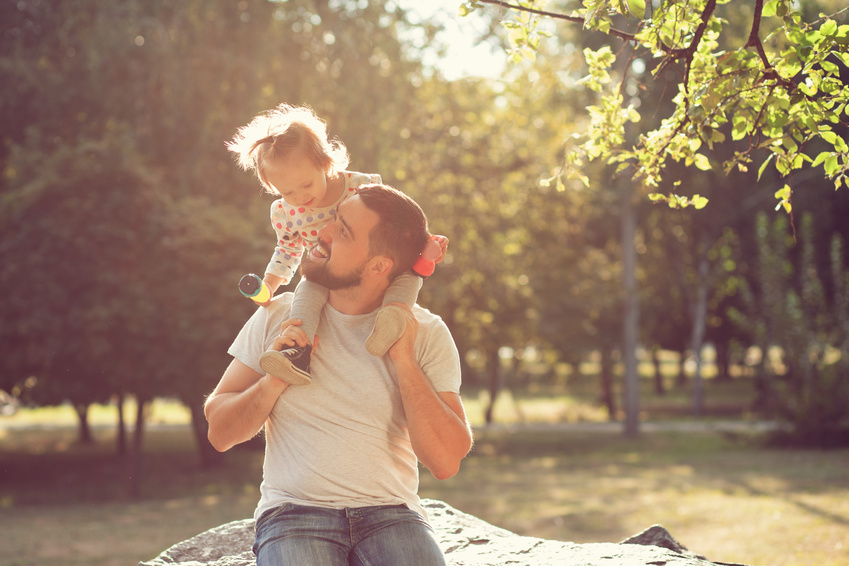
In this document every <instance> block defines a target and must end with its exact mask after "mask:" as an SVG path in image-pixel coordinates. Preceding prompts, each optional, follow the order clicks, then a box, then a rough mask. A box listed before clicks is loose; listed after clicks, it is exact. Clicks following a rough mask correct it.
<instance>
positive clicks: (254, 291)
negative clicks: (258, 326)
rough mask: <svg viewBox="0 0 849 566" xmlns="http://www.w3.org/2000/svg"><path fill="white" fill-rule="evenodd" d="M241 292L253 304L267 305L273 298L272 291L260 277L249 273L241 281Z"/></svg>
mask: <svg viewBox="0 0 849 566" xmlns="http://www.w3.org/2000/svg"><path fill="white" fill-rule="evenodd" d="M239 291H240V292H241V293H242V294H243V295H244V296H246V297H247V298H249V299H251V300H253V302H255V303H258V304H262V303H267V302H268V300H269V299H270V298H271V290H270V289H269V288H268V286H267V285H266V284H265V283H263V282H262V279H260V278H259V276H258V275H255V274H253V273H248V274H247V275H245V276H244V277H242V279H241V280H240V281H239Z"/></svg>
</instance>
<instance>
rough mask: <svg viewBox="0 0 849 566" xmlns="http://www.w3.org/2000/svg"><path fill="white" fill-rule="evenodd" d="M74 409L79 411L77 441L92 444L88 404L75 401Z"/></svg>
mask: <svg viewBox="0 0 849 566" xmlns="http://www.w3.org/2000/svg"><path fill="white" fill-rule="evenodd" d="M74 410H75V411H76V412H77V423H78V427H77V430H78V432H79V434H78V438H77V441H78V442H79V443H80V444H92V443H93V440H92V437H91V427H90V426H89V424H88V404H87V403H74Z"/></svg>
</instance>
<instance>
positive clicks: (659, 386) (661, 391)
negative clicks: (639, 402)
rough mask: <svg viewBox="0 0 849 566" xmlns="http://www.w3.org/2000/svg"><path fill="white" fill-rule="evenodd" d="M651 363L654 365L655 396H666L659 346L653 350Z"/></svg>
mask: <svg viewBox="0 0 849 566" xmlns="http://www.w3.org/2000/svg"><path fill="white" fill-rule="evenodd" d="M651 361H652V363H653V364H654V393H655V395H661V396H662V395H666V387H665V386H664V385H663V373H661V371H660V366H661V364H660V348H659V347H657V346H655V347H654V348H652V349H651Z"/></svg>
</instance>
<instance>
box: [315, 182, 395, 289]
mask: <svg viewBox="0 0 849 566" xmlns="http://www.w3.org/2000/svg"><path fill="white" fill-rule="evenodd" d="M379 219H380V217H379V216H378V215H377V213H376V212H374V211H373V210H371V209H369V208H368V207H366V206H365V205H364V204H363V202H362V201H361V200H360V198H359V197H358V196H353V197H351V198H349V199H347V200H345V202H343V203H342V204H341V205H339V208H338V211H337V214H336V219H335V220H334V221H333V222H328V223H327V224H325V225H324V226H323V227H322V228H321V230H319V231H318V244H316V245H315V246H314V247H313V248H312V249H310V250H309V253H307V254H306V255H305V256H304V258H303V261H302V262H301V269H302V270H303V273H304V275H305V276H306V278H307V279H309V280H310V281H312V282H314V283H318V284H320V285H324V286H325V287H327V288H328V289H330V290H332V291H335V290H340V289H348V288H351V287H356V286H357V285H359V284H360V282H361V281H362V274H363V269H364V268H365V266H366V264H367V263H368V261H369V259H370V254H369V234H370V233H371V229H372V228H374V227H375V226H376V225H377V223H378V221H379Z"/></svg>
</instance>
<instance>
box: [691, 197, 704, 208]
mask: <svg viewBox="0 0 849 566" xmlns="http://www.w3.org/2000/svg"><path fill="white" fill-rule="evenodd" d="M692 203H693V206H694V207H695V208H696V210H701V209H703V208H704V207H706V206H707V203H708V199H706V198H705V197H703V196H701V195H693V199H692Z"/></svg>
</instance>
